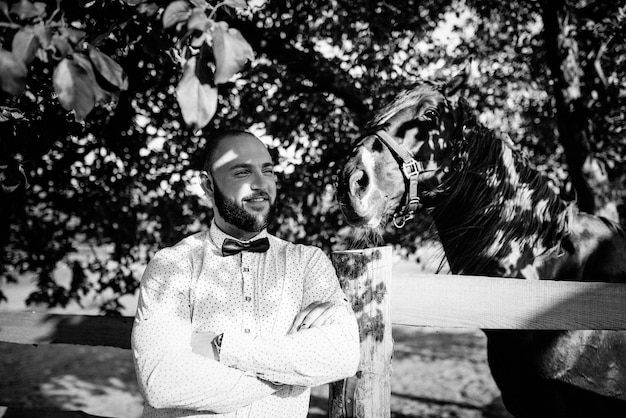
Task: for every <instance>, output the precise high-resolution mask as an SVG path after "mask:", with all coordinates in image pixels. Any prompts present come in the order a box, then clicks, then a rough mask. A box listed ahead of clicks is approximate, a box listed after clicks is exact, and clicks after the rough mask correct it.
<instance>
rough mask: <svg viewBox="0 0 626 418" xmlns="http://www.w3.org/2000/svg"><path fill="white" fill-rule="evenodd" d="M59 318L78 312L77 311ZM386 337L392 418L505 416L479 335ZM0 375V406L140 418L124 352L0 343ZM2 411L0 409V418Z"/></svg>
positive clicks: (399, 274)
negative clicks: (388, 340) (389, 346)
mask: <svg viewBox="0 0 626 418" xmlns="http://www.w3.org/2000/svg"><path fill="white" fill-rule="evenodd" d="M424 257H426V259H425V258H424ZM432 257H433V256H432V255H431V253H428V254H422V255H421V258H420V263H416V262H415V260H402V259H396V260H395V261H394V272H393V281H394V283H393V285H392V294H393V291H394V290H393V289H394V288H396V286H401V283H402V281H403V280H410V279H411V278H412V277H413V276H414V275H415V274H416V273H419V272H424V271H431V268H430V267H429V266H431V265H436V264H438V260H437V259H436V258H435V259H433V258H432ZM30 288H32V284H31V283H29V281H28V280H27V279H25V280H23V281H22V282H21V283H20V284H19V285H17V286H10V287H7V288H5V289H4V290H5V292H6V293H7V294H9V298H10V304H9V305H7V304H3V305H0V309H4V310H7V309H12V310H20V309H24V308H25V307H24V305H23V303H22V302H21V301H23V300H24V299H25V296H26V295H27V294H28V292H29V291H30V290H29V289H30ZM126 305H127V310H126V312H125V314H132V313H133V312H134V309H135V305H136V300H135V299H134V298H129V299H127V301H126ZM29 309H30V308H29ZM38 310H41V309H38ZM59 311H60V310H56V312H59ZM64 312H65V313H68V312H72V313H84V312H83V311H80V310H79V309H78V307H77V306H73V307H69V309H66V310H64ZM87 313H90V314H91V313H95V312H93V309H91V310H88V312H87ZM393 336H394V341H395V343H394V359H393V375H392V388H391V389H392V399H391V405H392V408H391V409H392V417H398V418H399V417H423V418H426V417H428V418H435V417H438V418H445V417H460V418H479V417H490V418H504V417H506V416H507V415H506V413H505V412H504V411H503V410H502V407H501V405H500V402H499V392H498V390H497V388H496V387H495V384H494V383H493V380H492V379H491V376H490V374H489V370H488V367H487V363H486V355H485V344H486V340H485V337H484V336H483V334H482V333H481V332H480V331H478V330H458V329H432V328H408V327H394V329H393ZM0 376H1V379H0V405H7V404H10V405H21V406H23V407H34V406H36V407H39V408H44V407H45V408H50V409H68V410H83V411H85V412H88V413H90V414H94V415H103V416H109V417H127V418H134V417H139V416H140V415H141V411H142V407H143V400H142V398H141V395H140V394H139V391H138V388H137V383H136V380H135V373H134V369H133V364H132V359H131V356H130V351H129V350H121V349H116V348H111V347H83V346H70V345H62V344H60V345H50V346H43V345H42V346H38V347H33V346H23V345H15V344H9V343H0ZM327 402H328V388H327V386H322V387H317V388H314V389H313V393H312V397H311V407H310V409H309V418H318V417H325V416H327ZM2 412H3V411H2V408H0V416H2Z"/></svg>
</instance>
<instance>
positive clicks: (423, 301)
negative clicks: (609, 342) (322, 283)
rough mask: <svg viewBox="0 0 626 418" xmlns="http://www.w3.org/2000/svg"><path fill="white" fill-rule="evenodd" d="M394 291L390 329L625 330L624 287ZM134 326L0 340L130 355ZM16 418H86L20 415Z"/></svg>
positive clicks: (449, 285)
mask: <svg viewBox="0 0 626 418" xmlns="http://www.w3.org/2000/svg"><path fill="white" fill-rule="evenodd" d="M599 279H601V278H599ZM395 289H396V292H395V293H394V294H392V295H391V299H392V303H391V322H392V323H393V324H395V325H408V326H427V327H461V328H482V329H520V330H521V329H533V330H535V329H563V330H571V329H609V330H626V309H625V308H626V284H614V283H601V282H593V283H581V282H568V281H559V282H556V281H528V280H513V279H503V278H494V277H480V276H452V275H447V276H444V275H435V274H422V275H416V276H415V277H414V278H412V279H411V280H406V281H403V283H402V287H401V289H398V287H397V286H396V287H395ZM398 290H400V291H398ZM132 324H133V318H132V317H119V318H115V317H100V316H86V315H55V314H45V313H35V312H2V311H0V341H4V342H9V343H17V344H59V343H63V344H76V345H90V346H111V347H119V348H123V349H129V348H130V334H131V330H132ZM9 406H10V405H9ZM0 410H1V409H0ZM10 410H11V409H10ZM19 416H22V417H30V416H33V417H35V416H38V417H45V416H50V417H76V416H82V417H90V416H91V415H88V414H85V413H84V412H80V411H62V412H59V411H57V412H46V411H34V412H32V413H30V414H29V413H28V412H27V411H22V412H21V413H20V415H19Z"/></svg>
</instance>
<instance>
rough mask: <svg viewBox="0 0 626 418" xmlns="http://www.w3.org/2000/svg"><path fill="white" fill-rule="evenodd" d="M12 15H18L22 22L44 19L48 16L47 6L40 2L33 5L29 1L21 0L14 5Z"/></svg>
mask: <svg viewBox="0 0 626 418" xmlns="http://www.w3.org/2000/svg"><path fill="white" fill-rule="evenodd" d="M11 13H13V14H15V15H17V16H18V17H19V18H20V19H21V20H26V19H32V18H34V17H42V16H44V15H45V14H46V5H45V3H40V2H37V3H34V4H33V3H32V2H31V1H29V0H20V1H18V2H17V3H13V5H12V6H11Z"/></svg>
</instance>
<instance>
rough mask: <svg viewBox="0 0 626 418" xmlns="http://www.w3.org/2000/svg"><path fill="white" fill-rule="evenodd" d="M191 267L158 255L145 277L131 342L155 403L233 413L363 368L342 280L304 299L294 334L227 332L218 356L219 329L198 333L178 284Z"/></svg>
mask: <svg viewBox="0 0 626 418" xmlns="http://www.w3.org/2000/svg"><path fill="white" fill-rule="evenodd" d="M162 263H167V268H166V269H165V270H164V267H165V266H164V265H163V264H162ZM184 270H186V269H185V268H184V266H183V267H181V266H177V265H176V263H174V265H172V264H171V260H166V259H161V258H160V257H159V256H158V255H157V257H155V259H154V260H153V262H151V264H150V265H149V266H148V269H147V271H146V274H145V275H144V279H143V280H142V285H141V293H140V300H139V306H138V312H137V317H136V321H135V326H134V329H133V338H132V342H133V354H134V358H135V364H136V370H137V376H138V381H139V385H140V389H141V391H142V393H143V394H144V397H145V398H146V401H147V403H148V404H150V405H151V406H153V407H155V408H175V409H188V410H203V411H210V412H215V413H226V412H232V411H235V410H237V409H240V408H242V407H243V406H246V405H249V404H251V403H253V402H255V401H258V400H261V399H264V398H266V397H268V396H271V395H272V394H273V393H275V392H277V391H281V390H288V388H289V386H283V385H300V386H316V385H320V384H324V383H327V382H329V381H334V380H338V379H341V378H344V377H346V376H350V375H352V374H354V373H355V372H356V368H357V365H358V360H359V344H358V327H357V325H356V320H355V318H354V314H353V313H352V310H351V309H350V307H349V305H348V303H347V302H345V300H344V298H343V293H342V292H341V290H340V289H339V288H338V285H336V283H335V287H336V289H333V288H332V287H330V288H328V289H327V291H326V292H325V294H326V295H327V298H326V299H327V300H325V301H317V302H316V303H311V301H307V300H306V298H305V299H304V300H303V303H308V305H307V308H305V309H304V310H303V311H302V312H300V314H298V315H297V316H296V318H295V319H294V322H293V325H292V327H291V330H290V331H289V333H288V334H287V335H284V336H276V335H271V336H269V335H268V336H263V335H257V336H251V335H249V334H243V333H239V332H231V331H228V332H225V333H224V338H223V340H222V351H221V355H220V357H219V361H216V359H215V358H214V357H213V352H212V349H211V344H210V340H212V338H213V335H212V334H208V333H207V334H206V335H202V334H193V332H192V327H191V321H190V318H191V312H190V307H189V294H188V291H187V292H186V291H185V286H184V285H182V286H178V287H177V283H181V282H184V281H181V280H180V278H181V277H185V275H187V274H188V272H187V271H184ZM160 271H166V272H167V274H166V275H165V274H161V273H159V272H160ZM335 280H336V278H335ZM321 285H322V286H326V284H324V283H322V284H321ZM315 286H319V284H315ZM337 289H339V290H337ZM315 293H316V292H313V293H312V294H315ZM317 293H318V294H319V292H317ZM207 348H208V350H207ZM273 382H275V383H273Z"/></svg>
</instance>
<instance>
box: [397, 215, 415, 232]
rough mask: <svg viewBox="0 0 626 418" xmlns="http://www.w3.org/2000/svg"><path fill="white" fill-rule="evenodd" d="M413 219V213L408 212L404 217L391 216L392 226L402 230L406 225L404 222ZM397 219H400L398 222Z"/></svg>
mask: <svg viewBox="0 0 626 418" xmlns="http://www.w3.org/2000/svg"><path fill="white" fill-rule="evenodd" d="M413 218H414V215H413V212H409V213H408V214H406V215H400V216H398V214H395V215H393V226H395V227H396V228H398V229H402V228H404V225H406V221H409V220H411V219H413ZM398 219H400V220H399V221H398Z"/></svg>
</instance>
